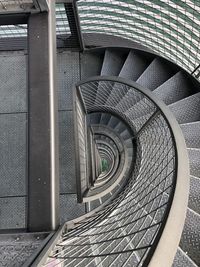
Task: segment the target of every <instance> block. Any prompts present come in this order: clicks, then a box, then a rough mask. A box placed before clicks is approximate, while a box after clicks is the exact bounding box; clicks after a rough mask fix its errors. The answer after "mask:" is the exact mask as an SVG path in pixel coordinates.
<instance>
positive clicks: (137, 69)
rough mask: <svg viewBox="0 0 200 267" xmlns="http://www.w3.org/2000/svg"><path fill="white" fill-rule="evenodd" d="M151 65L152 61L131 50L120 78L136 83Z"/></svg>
mask: <svg viewBox="0 0 200 267" xmlns="http://www.w3.org/2000/svg"><path fill="white" fill-rule="evenodd" d="M149 64H150V60H148V59H147V58H145V57H144V56H143V55H139V54H137V52H135V51H133V50H131V51H130V52H129V54H128V57H127V59H126V61H125V63H124V65H123V67H122V69H121V71H120V73H119V77H122V78H126V79H128V80H132V81H136V80H137V79H138V78H139V77H140V75H141V74H142V73H143V72H144V70H145V69H146V68H147V67H148V65H149Z"/></svg>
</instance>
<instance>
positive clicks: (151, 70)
mask: <svg viewBox="0 0 200 267" xmlns="http://www.w3.org/2000/svg"><path fill="white" fill-rule="evenodd" d="M172 75H174V72H173V71H172V69H171V67H170V66H169V65H167V63H166V62H164V61H162V60H161V59H159V58H155V59H154V60H153V61H152V63H151V64H150V65H149V66H148V67H147V68H146V70H145V71H144V72H143V73H142V75H141V76H140V77H139V78H138V79H137V81H136V82H137V83H139V84H140V85H141V86H143V87H144V88H148V89H150V90H151V91H152V90H154V89H156V88H157V87H158V86H160V85H161V84H163V83H164V82H165V81H166V80H168V79H169V78H170V77H171V76H172Z"/></svg>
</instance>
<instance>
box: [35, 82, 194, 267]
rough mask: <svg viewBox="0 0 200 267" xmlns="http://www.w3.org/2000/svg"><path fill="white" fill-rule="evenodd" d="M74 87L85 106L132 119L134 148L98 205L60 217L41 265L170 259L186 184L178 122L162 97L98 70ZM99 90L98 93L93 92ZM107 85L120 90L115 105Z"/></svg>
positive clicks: (123, 263)
mask: <svg viewBox="0 0 200 267" xmlns="http://www.w3.org/2000/svg"><path fill="white" fill-rule="evenodd" d="M113 84H114V86H113ZM78 87H79V90H80V92H81V94H82V96H83V100H84V103H85V106H86V110H87V112H92V111H101V110H106V111H107V112H108V111H110V112H111V113H113V114H117V115H118V116H120V117H121V118H122V119H123V120H125V121H126V122H127V121H129V122H130V126H131V127H132V128H133V129H134V133H135V134H134V135H133V139H135V140H136V142H137V143H138V144H139V146H138V147H139V149H140V151H138V152H137V155H136V164H135V167H134V172H133V174H132V176H131V177H130V178H129V181H128V182H127V183H126V185H125V186H124V187H122V188H121V192H120V193H119V194H118V195H117V196H116V197H115V198H114V199H113V200H112V201H111V202H110V203H109V204H107V205H105V206H104V207H101V208H99V209H97V210H94V211H93V212H91V213H89V214H86V215H84V216H83V217H80V218H78V219H75V220H73V221H71V222H68V223H66V224H65V225H64V226H63V227H62V229H61V230H60V232H59V233H58V234H57V236H56V237H55V239H54V241H53V243H51V244H49V247H47V248H46V253H44V255H43V257H42V258H40V264H41V266H59V264H60V266H61V265H62V264H63V266H131V267H132V266H147V264H149V265H148V266H153V267H156V266H161V262H162V261H163V259H165V261H166V266H170V264H171V263H172V260H173V257H174V255H175V252H176V247H177V243H178V241H179V238H180V235H181V231H182V227H183V222H184V216H185V212H186V207H187V194H188V184H189V181H188V172H189V171H188V159H187V154H186V148H185V143H184V140H183V137H182V134H181V131H180V129H179V127H178V125H177V122H176V121H175V119H174V118H173V116H172V115H171V113H170V112H169V110H168V109H167V108H165V106H164V104H162V103H161V102H160V101H158V100H157V99H156V98H154V97H152V94H151V93H150V92H149V91H147V90H145V91H144V89H142V88H140V87H138V85H136V84H135V83H133V82H131V83H127V82H126V81H125V80H124V79H121V78H112V77H107V78H106V77H96V78H92V79H89V80H87V81H85V82H83V83H81V84H79V85H78ZM98 90H100V92H101V94H98V95H101V97H99V98H98V99H96V93H97V91H98ZM112 90H116V91H118V94H116V98H118V105H114V106H112V101H109V104H107V102H108V97H109V95H110V94H111V92H112ZM119 92H121V94H119ZM98 93H99V92H98ZM95 99H96V101H94V100H95ZM115 103H116V99H115ZM120 103H121V104H120ZM122 103H123V105H122ZM126 103H128V105H126ZM130 104H132V107H131V106H130ZM141 155H142V157H141ZM175 214H178V216H176V217H175V216H174V215H175ZM171 229H173V238H172V237H171ZM165 254H167V257H165Z"/></svg>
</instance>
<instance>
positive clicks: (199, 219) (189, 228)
mask: <svg viewBox="0 0 200 267" xmlns="http://www.w3.org/2000/svg"><path fill="white" fill-rule="evenodd" d="M180 247H181V248H182V249H183V251H184V252H185V253H186V254H187V255H188V256H189V257H190V258H191V259H192V260H193V261H194V262H195V263H196V264H197V266H199V265H200V253H199V251H200V215H199V214H197V213H195V212H193V211H191V210H189V209H188V211H187V217H186V221H185V225H184V229H183V233H182V236H181V241H180Z"/></svg>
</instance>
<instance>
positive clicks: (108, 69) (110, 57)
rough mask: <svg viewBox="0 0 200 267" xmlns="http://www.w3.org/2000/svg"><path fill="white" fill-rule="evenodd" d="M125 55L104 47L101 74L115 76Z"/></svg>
mask: <svg viewBox="0 0 200 267" xmlns="http://www.w3.org/2000/svg"><path fill="white" fill-rule="evenodd" d="M125 58H126V57H125V56H124V54H123V53H121V52H120V51H113V50H112V49H109V48H108V49H106V51H105V55H104V60H103V65H102V69H101V76H117V75H118V74H119V73H120V70H121V68H122V66H123V64H124V61H125Z"/></svg>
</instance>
